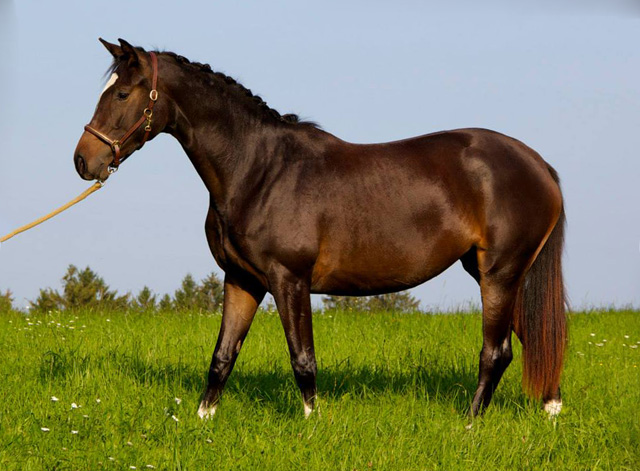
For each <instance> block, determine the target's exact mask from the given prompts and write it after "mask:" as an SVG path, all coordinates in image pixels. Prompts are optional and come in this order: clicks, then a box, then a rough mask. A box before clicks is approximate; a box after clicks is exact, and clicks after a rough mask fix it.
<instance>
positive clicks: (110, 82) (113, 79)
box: [100, 72, 118, 98]
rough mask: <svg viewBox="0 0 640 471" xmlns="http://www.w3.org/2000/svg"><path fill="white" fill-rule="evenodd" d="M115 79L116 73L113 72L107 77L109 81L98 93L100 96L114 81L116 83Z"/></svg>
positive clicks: (116, 77)
mask: <svg viewBox="0 0 640 471" xmlns="http://www.w3.org/2000/svg"><path fill="white" fill-rule="evenodd" d="M116 80H118V74H116V73H115V72H114V73H112V74H111V77H109V81H108V82H107V84H106V85H105V86H104V89H103V90H102V92H101V93H100V98H102V95H104V92H106V91H107V90H108V89H109V87H111V86H112V85H113V84H114V83H116Z"/></svg>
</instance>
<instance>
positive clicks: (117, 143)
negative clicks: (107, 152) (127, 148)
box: [109, 140, 120, 152]
mask: <svg viewBox="0 0 640 471" xmlns="http://www.w3.org/2000/svg"><path fill="white" fill-rule="evenodd" d="M109 146H111V151H112V152H115V151H116V147H120V141H118V140H116V141H113V142H112V143H111V144H109Z"/></svg>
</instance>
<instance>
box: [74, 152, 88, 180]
mask: <svg viewBox="0 0 640 471" xmlns="http://www.w3.org/2000/svg"><path fill="white" fill-rule="evenodd" d="M74 161H75V164H76V170H77V171H78V173H79V174H80V175H82V174H83V173H85V171H86V170H87V163H86V162H85V161H84V158H83V157H82V156H81V155H80V154H76V157H75V159H74Z"/></svg>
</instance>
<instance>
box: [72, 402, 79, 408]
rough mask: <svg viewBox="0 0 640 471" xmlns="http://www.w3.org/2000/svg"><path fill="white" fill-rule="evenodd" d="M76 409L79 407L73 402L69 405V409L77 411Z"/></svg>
mask: <svg viewBox="0 0 640 471" xmlns="http://www.w3.org/2000/svg"><path fill="white" fill-rule="evenodd" d="M78 407H80V406H79V405H78V404H76V403H75V402H72V403H71V408H72V409H77V408H78Z"/></svg>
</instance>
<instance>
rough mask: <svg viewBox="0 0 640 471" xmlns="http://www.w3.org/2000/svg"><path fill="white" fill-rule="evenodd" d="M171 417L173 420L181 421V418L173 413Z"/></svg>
mask: <svg viewBox="0 0 640 471" xmlns="http://www.w3.org/2000/svg"><path fill="white" fill-rule="evenodd" d="M171 418H172V419H173V420H175V421H176V422H180V420H179V419H178V418H177V417H176V416H175V415H172V416H171Z"/></svg>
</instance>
